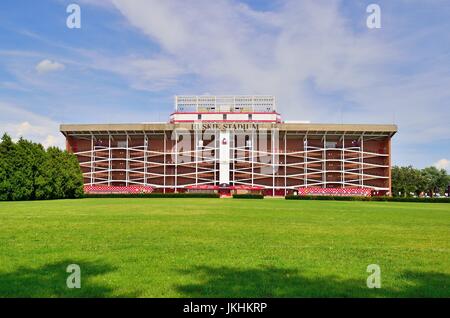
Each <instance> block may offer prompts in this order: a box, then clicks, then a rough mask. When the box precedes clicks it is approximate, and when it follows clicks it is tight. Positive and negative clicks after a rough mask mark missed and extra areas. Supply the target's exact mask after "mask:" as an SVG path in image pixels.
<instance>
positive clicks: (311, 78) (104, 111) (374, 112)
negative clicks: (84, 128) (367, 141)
mask: <svg viewBox="0 0 450 318" xmlns="http://www.w3.org/2000/svg"><path fill="white" fill-rule="evenodd" d="M70 3H77V4H79V5H80V7H81V29H69V28H67V27H66V18H67V16H68V13H66V7H67V6H68V5H69V4H70ZM370 3H377V4H378V5H379V6H380V7H381V28H380V29H368V28H367V27H366V18H367V15H368V13H366V7H367V5H368V4H370ZM449 17H450V1H447V0H442V1H441V0H430V1H419V0H395V1H392V0H391V1H330V0H327V1H325V0H314V1H313V0H311V1H300V0H292V1H257V0H248V1H222V0H218V1H206V0H193V1H160V0H159V1H158V0H145V1H131V0H83V1H78V2H75V1H63V0H53V1H39V2H38V1H28V0H2V1H0V130H1V131H7V132H9V133H10V134H11V135H12V136H13V137H14V138H18V137H19V136H24V137H26V138H30V139H33V140H35V141H39V142H42V143H44V144H45V145H59V146H62V145H63V143H64V139H63V138H62V136H61V135H60V134H59V132H58V125H59V124H60V123H105V122H151V121H166V120H167V118H168V116H169V114H170V112H171V111H172V109H173V96H174V95H176V94H217V95H219V94H239V95H240V94H272V95H275V96H276V97H277V100H278V108H279V111H280V112H281V113H282V115H283V118H284V119H289V120H309V121H311V122H325V123H334V122H335V123H341V122H345V123H393V122H395V123H396V124H398V126H399V133H398V134H397V135H396V136H395V138H394V140H393V157H394V164H400V165H408V164H412V165H415V166H417V167H424V166H430V165H437V166H439V167H443V168H446V169H450V161H449V160H450V120H449V115H450V32H449V31H448V30H450V18H449Z"/></svg>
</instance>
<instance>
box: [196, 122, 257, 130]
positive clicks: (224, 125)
mask: <svg viewBox="0 0 450 318" xmlns="http://www.w3.org/2000/svg"><path fill="white" fill-rule="evenodd" d="M201 125H202V126H201V128H202V130H207V129H219V130H228V129H232V130H248V129H258V124H256V123H202V124H201Z"/></svg>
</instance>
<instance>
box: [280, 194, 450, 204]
mask: <svg viewBox="0 0 450 318" xmlns="http://www.w3.org/2000/svg"><path fill="white" fill-rule="evenodd" d="M285 199H286V200H334V201H378V202H379V201H385V202H387V201H389V202H424V203H450V198H402V197H345V196H311V195H306V196H302V195H287V196H286V197H285Z"/></svg>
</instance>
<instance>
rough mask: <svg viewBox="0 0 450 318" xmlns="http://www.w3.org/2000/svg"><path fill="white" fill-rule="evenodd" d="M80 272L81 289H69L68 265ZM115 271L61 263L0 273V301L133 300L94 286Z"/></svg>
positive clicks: (104, 266) (94, 264)
mask: <svg viewBox="0 0 450 318" xmlns="http://www.w3.org/2000/svg"><path fill="white" fill-rule="evenodd" d="M74 263H75V264H78V265H79V266H80V268H81V288H79V289H77V288H74V289H70V288H68V287H67V285H66V280H67V277H68V276H69V275H70V274H71V273H67V272H66V268H67V266H68V265H69V264H74ZM114 270H115V268H114V267H112V266H110V265H107V264H102V263H99V262H83V261H80V262H78V263H77V262H74V261H73V260H71V261H61V262H58V263H52V264H46V265H44V266H41V267H38V268H30V267H19V268H17V269H16V270H15V271H14V272H7V273H5V272H0V297H110V296H114V297H134V296H135V295H132V294H129V295H117V294H116V293H114V294H113V291H114V290H113V288H112V287H111V286H106V285H104V284H102V283H98V282H97V281H96V280H95V278H96V277H98V276H101V275H104V274H107V273H109V272H112V271H114Z"/></svg>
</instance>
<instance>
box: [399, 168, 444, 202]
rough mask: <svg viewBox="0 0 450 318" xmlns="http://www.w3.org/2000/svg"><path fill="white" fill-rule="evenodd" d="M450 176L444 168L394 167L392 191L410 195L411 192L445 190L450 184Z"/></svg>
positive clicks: (417, 193)
mask: <svg viewBox="0 0 450 318" xmlns="http://www.w3.org/2000/svg"><path fill="white" fill-rule="evenodd" d="M449 182H450V176H449V175H448V174H447V171H446V170H444V169H441V170H439V169H437V168H436V167H427V168H424V169H422V170H418V169H415V168H413V167H412V166H408V167H398V166H394V167H392V192H393V195H394V196H398V195H400V196H409V195H410V193H415V194H416V195H419V194H421V193H423V192H428V193H430V195H431V196H433V194H434V193H435V192H441V193H442V194H443V193H444V192H445V189H446V188H447V186H448V185H449Z"/></svg>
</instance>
